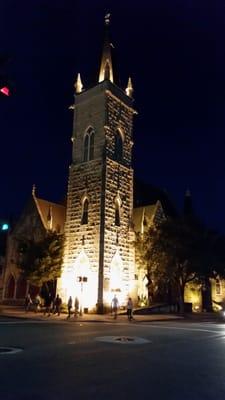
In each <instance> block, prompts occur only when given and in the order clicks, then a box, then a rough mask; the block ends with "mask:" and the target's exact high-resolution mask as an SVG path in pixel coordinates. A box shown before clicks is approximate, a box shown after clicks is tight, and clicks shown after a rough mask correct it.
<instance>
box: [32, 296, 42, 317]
mask: <svg viewBox="0 0 225 400" xmlns="http://www.w3.org/2000/svg"><path fill="white" fill-rule="evenodd" d="M40 306H41V297H40V295H39V294H37V296H35V299H34V311H35V312H36V313H37V312H38V311H39V308H40Z"/></svg>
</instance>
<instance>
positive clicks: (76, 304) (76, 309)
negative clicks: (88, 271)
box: [74, 296, 79, 317]
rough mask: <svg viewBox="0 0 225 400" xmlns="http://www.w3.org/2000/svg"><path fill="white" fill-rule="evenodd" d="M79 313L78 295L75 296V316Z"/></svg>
mask: <svg viewBox="0 0 225 400" xmlns="http://www.w3.org/2000/svg"><path fill="white" fill-rule="evenodd" d="M78 313H79V299H78V297H77V296H76V297H75V303H74V317H77V316H78Z"/></svg>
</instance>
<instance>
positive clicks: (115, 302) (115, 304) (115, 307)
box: [112, 295, 119, 319]
mask: <svg viewBox="0 0 225 400" xmlns="http://www.w3.org/2000/svg"><path fill="white" fill-rule="evenodd" d="M118 307H119V301H118V299H117V297H116V295H114V297H113V299H112V313H113V316H114V319H117V312H118Z"/></svg>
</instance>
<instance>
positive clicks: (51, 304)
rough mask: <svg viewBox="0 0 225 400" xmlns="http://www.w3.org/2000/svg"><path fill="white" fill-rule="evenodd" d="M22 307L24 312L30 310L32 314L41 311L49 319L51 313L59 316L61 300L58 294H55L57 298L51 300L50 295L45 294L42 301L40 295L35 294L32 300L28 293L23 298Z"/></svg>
mask: <svg viewBox="0 0 225 400" xmlns="http://www.w3.org/2000/svg"><path fill="white" fill-rule="evenodd" d="M24 307H25V311H26V312H28V311H30V310H31V309H32V310H33V311H34V312H38V311H40V310H41V309H43V311H44V315H46V314H47V315H48V317H50V315H51V313H52V314H57V315H60V313H61V307H62V299H61V298H60V297H59V294H57V296H56V297H55V298H53V296H52V295H51V293H47V294H46V295H45V296H44V299H42V298H41V297H40V295H39V294H37V295H36V296H35V298H34V299H33V300H32V298H31V295H30V293H28V294H27V295H26V297H25V302H24Z"/></svg>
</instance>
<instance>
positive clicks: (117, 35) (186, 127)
mask: <svg viewBox="0 0 225 400" xmlns="http://www.w3.org/2000/svg"><path fill="white" fill-rule="evenodd" d="M108 11H110V12H111V15H112V18H111V36H112V42H113V44H114V46H115V50H114V52H115V59H114V64H116V65H115V67H116V69H117V71H118V75H119V79H120V82H121V85H122V87H125V86H126V83H127V78H128V75H131V77H132V80H133V84H134V89H135V96H134V97H135V100H136V102H135V105H136V109H137V110H138V116H137V117H135V130H134V139H135V146H134V167H135V171H136V174H137V175H138V176H139V177H140V178H142V179H143V180H144V181H146V182H149V183H151V184H154V185H157V186H160V187H162V188H164V189H166V190H167V191H168V192H169V193H170V195H171V197H172V198H173V199H174V201H175V203H176V205H177V206H178V207H179V208H181V207H182V203H183V195H184V192H185V190H186V188H187V187H189V188H190V190H191V192H192V196H193V202H194V205H195V209H196V211H197V212H198V214H199V215H200V216H201V217H202V218H203V219H204V220H205V221H206V222H207V223H208V224H209V225H210V226H212V227H215V228H218V229H220V230H222V231H224V232H225V207H224V204H225V157H224V149H225V146H224V129H225V2H224V0H221V1H218V0H213V1H212V0H204V1H199V0H192V1H191V0H188V1H187V0H180V1H178V0H177V1H175V0H165V1H162V0H151V1H150V0H149V1H147V0H146V1H144V0H139V1H131V0H129V1H127V0H123V1H121V2H119V1H116V0H114V1H100V0H98V1H93V0H89V1H88V0H82V1H81V0H77V1H76V0H73V1H72V0H52V1H50V0H43V1H41V0H29V1H25V0H21V1H18V0H2V1H1V4H0V54H8V55H9V56H10V58H11V59H10V62H9V63H8V64H7V65H6V68H5V70H6V72H7V73H9V76H10V78H11V80H12V83H13V86H14V94H13V96H11V97H10V98H3V97H1V98H0V102H1V107H0V118H1V140H2V141H1V157H0V163H1V164H0V171H1V203H0V215H1V216H3V215H5V216H6V215H8V214H9V213H13V214H17V213H18V212H20V211H21V209H22V208H23V206H24V204H25V202H26V201H27V199H28V197H29V195H30V194H31V189H32V184H33V183H35V184H36V186H37V194H38V195H39V196H40V197H43V198H46V199H48V200H52V201H58V200H59V199H61V198H62V197H63V196H64V194H65V193H66V187H67V175H68V166H69V163H70V159H71V148H72V147H71V141H70V137H71V134H72V112H71V111H69V110H68V107H69V105H71V104H72V102H73V83H74V79H75V77H76V74H77V72H80V73H81V77H82V81H83V84H84V86H85V87H86V88H87V87H88V86H90V85H93V84H95V82H97V75H98V69H99V64H100V54H101V48H102V42H103V18H104V14H105V13H106V12H108Z"/></svg>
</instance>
